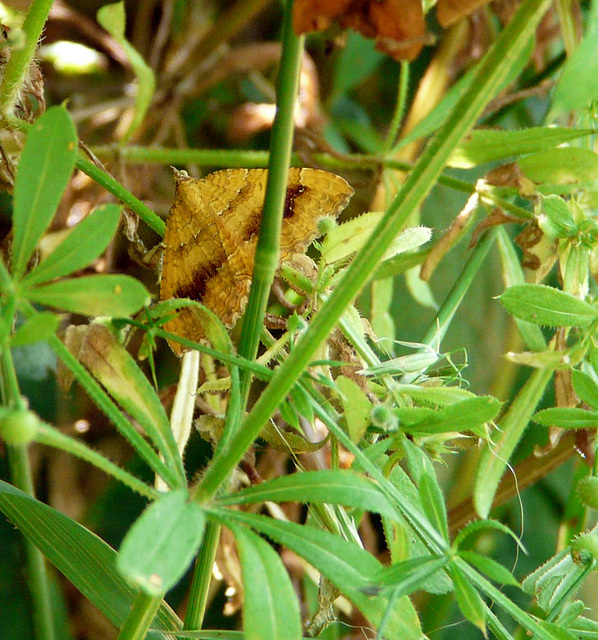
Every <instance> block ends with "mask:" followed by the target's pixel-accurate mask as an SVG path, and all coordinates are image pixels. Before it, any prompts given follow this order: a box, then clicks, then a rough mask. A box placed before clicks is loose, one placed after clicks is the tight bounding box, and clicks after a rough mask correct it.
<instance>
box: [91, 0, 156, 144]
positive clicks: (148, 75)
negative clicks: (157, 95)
mask: <svg viewBox="0 0 598 640" xmlns="http://www.w3.org/2000/svg"><path fill="white" fill-rule="evenodd" d="M97 17H98V22H99V23H100V24H101V25H102V27H104V29H106V31H107V32H108V33H109V34H110V35H111V36H112V37H113V38H114V39H115V40H116V41H117V42H118V43H119V44H120V45H121V46H122V48H123V49H124V51H125V54H126V56H127V58H128V59H129V62H130V63H131V66H132V67H133V71H134V72H135V75H136V76H137V81H138V85H137V93H136V94H135V106H134V115H133V119H132V121H131V124H130V125H129V128H128V129H127V131H126V132H125V134H124V135H123V142H126V141H127V140H129V139H130V138H131V136H132V135H133V134H134V133H135V131H136V130H137V128H138V127H139V125H140V124H141V123H142V122H143V119H144V118H145V115H146V113H147V110H148V109H149V107H150V105H151V102H152V97H153V95H154V91H155V89H156V79H155V77H154V72H153V71H152V68H151V67H150V66H148V65H147V63H146V62H145V60H144V59H143V58H142V57H141V56H140V55H139V53H138V52H137V51H136V50H135V49H134V48H133V47H132V46H131V44H130V43H129V41H128V40H127V39H126V38H125V6H124V2H115V3H114V4H107V5H104V6H103V7H102V8H101V9H100V10H99V11H98V16H97Z"/></svg>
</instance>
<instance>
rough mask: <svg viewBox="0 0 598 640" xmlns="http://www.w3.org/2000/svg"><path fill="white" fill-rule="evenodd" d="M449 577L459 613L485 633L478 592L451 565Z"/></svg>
mask: <svg viewBox="0 0 598 640" xmlns="http://www.w3.org/2000/svg"><path fill="white" fill-rule="evenodd" d="M451 578H452V579H453V585H454V587H455V597H456V598H457V604H458V605H459V609H461V613H462V614H463V615H464V616H465V617H466V618H467V619H468V620H469V621H470V622H471V623H472V624H474V625H475V626H476V627H478V629H480V631H481V632H482V633H483V634H484V636H485V635H486V610H485V607H484V602H483V600H482V598H481V597H480V594H479V593H478V592H477V591H476V590H475V589H474V587H473V586H472V584H471V582H469V580H468V579H467V577H466V576H465V575H464V574H463V573H462V572H461V570H460V569H459V568H458V567H457V566H455V565H453V567H452V570H451Z"/></svg>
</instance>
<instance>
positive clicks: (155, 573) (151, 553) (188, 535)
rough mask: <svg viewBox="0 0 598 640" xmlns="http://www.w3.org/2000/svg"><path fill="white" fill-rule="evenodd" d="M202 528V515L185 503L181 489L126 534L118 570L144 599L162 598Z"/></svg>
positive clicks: (190, 554) (190, 555)
mask: <svg viewBox="0 0 598 640" xmlns="http://www.w3.org/2000/svg"><path fill="white" fill-rule="evenodd" d="M204 528H205V516H204V514H203V511H202V509H201V507H200V506H199V505H198V504H197V503H194V502H189V501H188V493H187V491H186V490H185V489H180V490H178V491H172V492H170V493H167V494H166V495H165V496H163V497H161V498H159V499H158V500H156V502H154V503H153V504H151V505H150V506H149V507H148V508H147V509H146V510H145V511H144V512H143V513H142V514H141V517H140V518H139V519H138V520H137V521H136V522H135V524H134V525H133V526H132V527H131V529H130V530H129V532H128V533H127V535H126V537H125V539H124V540H123V543H122V546H121V548H120V551H119V554H118V560H117V566H118V569H119V571H121V573H122V574H123V575H124V576H126V577H127V578H129V579H130V580H132V581H133V582H134V583H135V584H137V585H139V587H140V589H142V590H143V591H144V592H145V593H147V594H148V595H150V596H159V595H162V594H163V593H166V592H167V591H168V590H169V589H171V588H172V587H173V586H174V585H175V584H176V583H177V582H178V581H179V580H180V579H181V578H182V576H183V574H184V573H185V571H186V570H187V569H188V567H189V565H190V564H191V561H192V560H193V557H194V556H195V554H196V553H197V550H198V548H199V545H200V544H201V540H202V537H203V532H204Z"/></svg>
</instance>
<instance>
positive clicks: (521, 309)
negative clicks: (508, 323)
mask: <svg viewBox="0 0 598 640" xmlns="http://www.w3.org/2000/svg"><path fill="white" fill-rule="evenodd" d="M499 299H500V301H501V302H502V304H503V306H504V307H505V309H506V310H507V311H508V312H509V313H511V314H512V315H514V316H515V317H516V318H520V319H521V320H527V321H528V322H533V323H534V324H539V325H545V326H549V327H581V326H584V325H586V324H589V323H590V322H592V321H593V320H595V319H596V318H597V317H598V311H597V310H596V309H595V308H594V307H593V306H592V305H591V304H588V303H587V302H584V301H583V300H580V299H579V298H576V297H575V296H572V295H571V294H569V293H565V292H564V291H561V290H560V289H554V288H553V287H547V286H545V285H543V284H518V285H515V286H513V287H509V288H508V289H507V290H506V291H505V292H504V293H503V294H502V296H500V298H499Z"/></svg>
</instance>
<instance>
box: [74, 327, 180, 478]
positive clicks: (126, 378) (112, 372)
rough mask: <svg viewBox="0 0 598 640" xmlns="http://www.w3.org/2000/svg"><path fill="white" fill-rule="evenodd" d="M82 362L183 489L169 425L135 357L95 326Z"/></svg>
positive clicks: (82, 350) (84, 347)
mask: <svg viewBox="0 0 598 640" xmlns="http://www.w3.org/2000/svg"><path fill="white" fill-rule="evenodd" d="M79 360H80V361H81V364H83V365H84V366H85V367H86V368H87V369H88V370H89V371H90V372H91V373H92V374H93V376H94V377H95V378H96V379H97V380H98V381H99V382H100V383H101V384H102V385H103V386H104V388H105V389H106V391H108V393H109V394H110V395H111V396H112V397H113V398H114V399H115V400H116V402H118V403H119V404H120V405H121V407H122V408H123V409H124V410H125V411H126V412H127V413H128V414H129V415H130V416H131V417H133V418H134V419H135V420H136V421H137V422H138V423H139V424H140V425H141V427H142V428H143V429H144V431H145V433H146V435H147V436H148V438H150V440H152V442H153V443H154V445H155V446H156V448H157V449H158V450H159V451H160V453H161V454H162V455H163V456H164V458H165V460H166V462H167V464H168V465H169V467H170V468H171V469H172V470H175V471H176V472H177V475H178V477H179V481H180V483H181V485H183V484H184V482H185V481H184V478H185V474H184V470H183V465H182V462H181V459H180V455H179V453H178V449H177V445H176V442H175V440H174V436H173V434H172V430H171V428H170V422H169V420H168V417H167V415H166V412H165V411H164V407H163V406H162V403H161V401H160V398H159V397H158V395H157V393H156V391H155V390H154V388H153V387H152V385H151V384H150V382H149V380H148V379H147V378H146V377H145V375H144V374H143V372H142V371H141V369H139V367H138V366H137V363H136V362H135V360H133V358H132V356H131V355H130V354H129V353H128V352H127V350H126V349H125V348H124V347H123V346H122V345H121V344H120V343H119V342H118V341H117V340H116V338H115V337H114V336H113V335H112V333H111V332H110V330H109V329H108V328H107V327H104V326H102V325H99V324H94V325H92V326H91V327H90V328H89V330H88V332H87V333H86V335H85V337H84V339H83V342H82V345H81V348H80V351H79Z"/></svg>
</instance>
